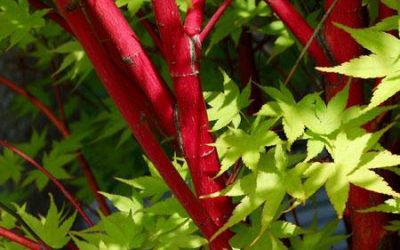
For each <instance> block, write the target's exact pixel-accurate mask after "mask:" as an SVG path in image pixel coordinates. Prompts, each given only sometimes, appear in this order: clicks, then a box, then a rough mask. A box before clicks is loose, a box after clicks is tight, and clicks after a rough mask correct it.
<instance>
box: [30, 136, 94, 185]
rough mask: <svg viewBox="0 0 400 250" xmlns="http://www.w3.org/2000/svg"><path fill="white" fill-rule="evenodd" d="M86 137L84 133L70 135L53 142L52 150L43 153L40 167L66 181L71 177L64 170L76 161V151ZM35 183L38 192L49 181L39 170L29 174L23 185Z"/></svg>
mask: <svg viewBox="0 0 400 250" xmlns="http://www.w3.org/2000/svg"><path fill="white" fill-rule="evenodd" d="M86 136H87V134H85V133H80V134H76V133H75V134H71V135H70V136H69V137H67V138H66V139H63V140H61V141H54V142H53V146H52V150H51V151H50V152H48V153H45V154H44V155H43V158H42V165H43V167H44V168H46V169H47V170H48V171H49V172H50V173H51V174H52V175H53V176H55V177H56V178H57V179H68V178H71V177H72V176H71V175H70V174H69V173H68V172H67V171H66V170H65V167H66V166H67V165H68V164H71V163H72V162H73V161H74V160H75V159H76V151H77V150H79V149H80V148H81V147H82V140H83V139H84V138H85V137H86ZM32 182H35V184H36V186H37V187H38V189H39V190H42V189H43V188H44V187H45V186H46V185H47V184H48V182H49V179H48V178H47V177H46V176H45V175H44V174H43V173H41V172H40V171H39V170H37V169H34V170H32V171H30V172H29V175H28V177H27V178H26V179H25V180H24V182H23V185H28V184H30V183H32Z"/></svg>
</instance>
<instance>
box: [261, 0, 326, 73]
mask: <svg viewBox="0 0 400 250" xmlns="http://www.w3.org/2000/svg"><path fill="white" fill-rule="evenodd" d="M265 2H266V3H267V4H269V6H270V7H271V9H272V10H273V11H274V12H275V14H276V15H277V16H278V17H279V18H280V19H281V20H282V22H283V23H284V24H285V25H286V26H287V27H288V28H289V30H290V31H291V32H292V33H293V35H294V36H295V37H296V38H297V40H299V42H300V44H302V45H303V46H305V45H306V44H307V42H308V41H309V40H310V38H311V37H312V34H313V32H314V30H313V29H312V27H311V26H310V25H309V24H308V23H307V22H306V20H305V19H304V17H303V16H301V15H300V14H299V13H298V12H297V10H296V9H295V8H294V7H293V5H292V4H291V3H290V2H289V1H288V0H265ZM308 53H309V55H310V56H311V58H312V59H313V60H314V61H315V62H316V63H317V64H318V65H324V66H328V65H331V62H330V60H329V58H328V57H327V55H326V54H325V53H324V50H323V48H322V46H321V45H320V44H319V43H318V41H317V40H314V41H313V42H312V43H311V45H310V47H309V48H308Z"/></svg>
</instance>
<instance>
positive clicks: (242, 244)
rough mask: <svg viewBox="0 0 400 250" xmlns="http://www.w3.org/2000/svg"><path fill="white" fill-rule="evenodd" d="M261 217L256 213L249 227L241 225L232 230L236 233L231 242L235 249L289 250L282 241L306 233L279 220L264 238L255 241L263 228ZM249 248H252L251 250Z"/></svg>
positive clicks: (272, 225)
mask: <svg viewBox="0 0 400 250" xmlns="http://www.w3.org/2000/svg"><path fill="white" fill-rule="evenodd" d="M260 216H261V213H260V211H256V212H255V213H253V214H252V215H251V216H250V224H249V225H246V224H239V225H237V226H236V227H234V228H233V229H232V230H233V231H234V232H235V236H234V237H233V238H232V240H231V241H230V242H231V244H232V246H233V247H235V248H236V249H260V250H261V249H271V250H272V249H274V250H276V249H287V248H286V246H285V245H284V244H283V243H282V242H281V239H285V238H290V237H295V236H298V235H300V234H303V233H304V231H303V230H302V229H301V228H299V227H298V226H296V225H294V224H292V223H290V222H287V221H281V220H278V221H274V222H272V223H271V225H270V227H269V230H268V231H267V232H266V233H265V234H264V235H263V237H262V238H260V239H259V240H257V241H255V239H256V238H257V236H258V234H259V232H260V228H261V224H260ZM253 242H254V243H253ZM252 243H253V244H252ZM249 246H251V247H250V248H249Z"/></svg>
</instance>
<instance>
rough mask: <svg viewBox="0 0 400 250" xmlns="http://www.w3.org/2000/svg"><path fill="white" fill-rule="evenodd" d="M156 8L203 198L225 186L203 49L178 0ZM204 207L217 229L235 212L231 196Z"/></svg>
mask: <svg viewBox="0 0 400 250" xmlns="http://www.w3.org/2000/svg"><path fill="white" fill-rule="evenodd" d="M153 7H154V13H155V17H156V20H157V23H158V27H159V31H160V37H161V41H162V43H163V44H164V48H165V54H166V59H167V62H168V67H169V72H170V75H171V77H172V80H173V84H174V89H175V94H176V99H177V104H178V123H179V131H180V136H181V139H182V143H183V145H182V146H183V151H184V152H183V153H184V156H185V158H186V160H187V162H188V165H189V168H190V171H191V176H192V180H193V184H194V187H195V190H196V193H197V195H199V196H202V195H206V194H209V193H213V192H216V191H219V190H221V189H223V188H224V185H225V184H224V181H223V179H222V178H218V179H214V176H215V175H216V174H217V173H218V171H219V169H220V165H219V161H218V155H217V152H216V150H215V148H214V147H211V146H209V144H211V143H213V141H214V140H213V138H212V135H211V134H210V132H209V124H208V118H207V113H206V108H205V103H204V99H203V96H202V90H201V84H200V78H199V76H198V74H199V72H198V70H199V57H200V49H201V44H200V43H199V40H198V37H199V36H198V33H197V34H194V35H191V36H189V35H188V34H187V33H186V32H185V29H184V27H183V26H182V23H181V20H180V16H179V11H178V7H177V5H176V3H175V1H172V0H153ZM171 34H174V35H173V36H171ZM202 204H203V206H204V207H205V209H206V210H207V211H208V213H209V215H210V217H211V219H212V220H213V221H214V222H215V224H217V226H221V225H223V224H224V223H225V222H226V220H227V219H228V218H229V216H230V214H231V211H232V204H231V202H230V200H229V199H228V198H227V197H219V198H215V199H207V200H202ZM224 237H225V236H224Z"/></svg>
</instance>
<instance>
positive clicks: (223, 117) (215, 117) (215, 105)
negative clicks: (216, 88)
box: [206, 71, 251, 130]
mask: <svg viewBox="0 0 400 250" xmlns="http://www.w3.org/2000/svg"><path fill="white" fill-rule="evenodd" d="M222 75H223V77H224V92H223V93H218V94H216V95H212V94H211V95H208V94H207V95H208V98H206V100H207V103H208V105H210V106H211V108H209V109H208V110H207V115H208V119H209V120H210V121H216V123H215V124H214V126H213V127H212V130H219V129H221V128H223V127H225V126H227V125H229V124H230V123H232V124H233V126H234V127H235V128H237V127H238V126H239V124H240V121H241V117H240V111H241V110H242V109H244V108H246V107H248V106H249V105H250V101H249V97H250V86H251V85H250V84H248V85H247V86H246V87H245V88H244V90H243V91H242V92H241V93H240V91H239V88H238V86H237V84H236V83H235V82H233V81H232V79H230V78H229V76H228V75H227V74H226V72H224V71H222Z"/></svg>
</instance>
